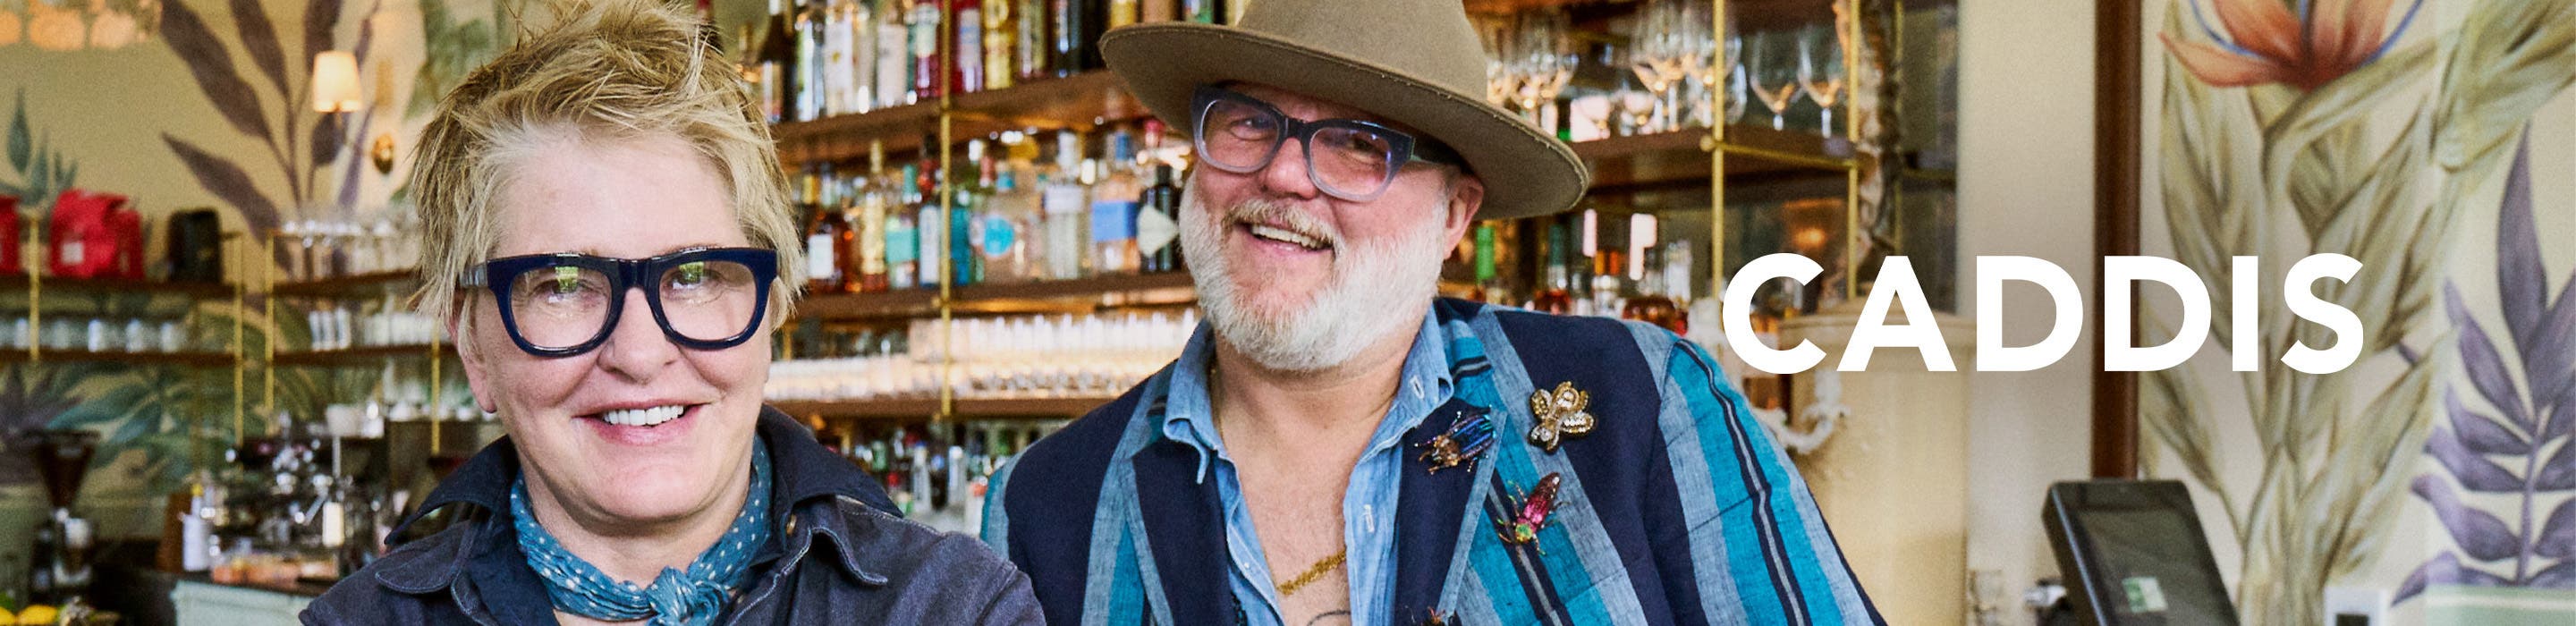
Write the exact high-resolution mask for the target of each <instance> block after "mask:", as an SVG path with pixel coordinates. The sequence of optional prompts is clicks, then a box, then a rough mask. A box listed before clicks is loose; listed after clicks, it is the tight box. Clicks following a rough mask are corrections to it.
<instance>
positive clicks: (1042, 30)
mask: <svg viewBox="0 0 2576 626" xmlns="http://www.w3.org/2000/svg"><path fill="white" fill-rule="evenodd" d="M997 1H1004V2H1010V3H1012V4H1013V5H1014V6H1016V7H1017V9H1016V10H1013V11H1012V12H1011V14H1012V16H1013V19H1012V20H1011V21H1012V24H1013V28H1012V35H1011V69H1012V70H1013V72H1012V74H1013V75H1014V76H1016V78H1017V80H1018V81H1019V82H1026V81H1032V80H1037V79H1040V78H1045V77H1046V76H1047V24H1048V22H1047V0H997Z"/></svg>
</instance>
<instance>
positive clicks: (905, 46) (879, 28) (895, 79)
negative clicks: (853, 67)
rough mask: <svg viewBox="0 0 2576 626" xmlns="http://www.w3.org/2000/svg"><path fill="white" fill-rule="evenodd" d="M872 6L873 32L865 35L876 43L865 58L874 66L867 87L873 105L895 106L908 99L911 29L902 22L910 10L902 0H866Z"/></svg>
mask: <svg viewBox="0 0 2576 626" xmlns="http://www.w3.org/2000/svg"><path fill="white" fill-rule="evenodd" d="M869 1H870V2H872V3H874V4H875V6H876V10H875V11H873V13H874V14H875V15H874V16H872V17H873V19H874V21H875V29H876V32H875V34H874V35H872V36H870V37H869V38H868V39H869V41H871V42H874V43H875V45H876V47H875V48H874V49H872V50H871V51H870V52H869V53H868V55H867V56H868V59H869V60H870V62H871V63H873V64H874V65H875V66H876V70H875V71H873V72H870V73H869V74H870V76H869V79H870V82H871V83H872V87H871V88H870V91H872V92H874V93H873V94H872V95H874V96H876V108H880V109H882V108H887V107H899V106H903V105H906V104H911V103H912V43H911V42H912V40H911V37H912V32H911V31H910V30H908V29H907V28H906V27H905V26H904V22H903V21H904V19H905V16H906V15H909V14H910V13H909V12H908V11H907V10H906V6H905V5H904V4H903V2H904V0H869Z"/></svg>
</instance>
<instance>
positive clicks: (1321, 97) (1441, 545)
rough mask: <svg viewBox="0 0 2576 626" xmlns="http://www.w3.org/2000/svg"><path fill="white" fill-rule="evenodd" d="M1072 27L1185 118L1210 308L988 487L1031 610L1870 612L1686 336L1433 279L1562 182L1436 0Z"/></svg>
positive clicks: (1398, 619)
mask: <svg viewBox="0 0 2576 626" xmlns="http://www.w3.org/2000/svg"><path fill="white" fill-rule="evenodd" d="M1101 50H1102V53H1103V55H1104V57H1105V58H1106V59H1107V61H1108V64H1109V67H1110V69H1112V70H1113V71H1116V72H1117V73H1118V74H1119V75H1120V76H1121V77H1122V78H1124V79H1125V80H1126V82H1127V85H1128V87H1129V89H1130V90H1131V91H1132V92H1134V93H1135V94H1136V96H1137V97H1138V99H1140V100H1141V101H1143V102H1144V103H1145V104H1146V106H1148V107H1151V108H1152V109H1153V110H1154V111H1155V112H1156V113H1157V114H1159V115H1160V116H1162V118H1163V119H1164V120H1166V121H1169V122H1172V123H1174V124H1178V125H1181V127H1182V128H1188V129H1191V131H1192V132H1191V133H1190V134H1191V136H1192V137H1193V140H1194V141H1196V142H1197V146H1196V148H1197V153H1198V155H1199V159H1200V165H1201V167H1198V168H1196V171H1195V172H1194V173H1193V174H1192V177H1191V182H1190V186H1189V190H1188V193H1187V195H1188V197H1187V198H1186V200H1185V202H1184V208H1183V215H1182V242H1183V248H1182V250H1183V253H1184V254H1185V255H1186V260H1187V261H1188V263H1189V266H1190V267H1191V270H1192V272H1193V273H1194V276H1193V278H1194V279H1195V281H1196V283H1197V286H1198V290H1199V296H1200V305H1201V306H1202V307H1203V308H1204V309H1205V310H1206V314H1207V319H1208V323H1207V324H1205V325H1202V326H1201V327H1200V328H1199V330H1198V332H1197V334H1196V335H1195V336H1193V337H1192V339H1191V340H1190V343H1189V344H1188V346H1187V347H1186V348H1184V350H1183V352H1182V354H1181V357H1180V359H1179V360H1177V361H1175V362H1174V363H1173V364H1172V365H1171V366H1170V367H1168V368H1166V369H1164V370H1163V371H1162V372H1160V373H1157V374H1155V375H1154V376H1153V377H1151V378H1149V379H1147V380H1146V381H1145V382H1144V383H1142V384H1140V385H1138V386H1137V387H1136V388H1135V389H1132V390H1130V391H1128V392H1127V394H1126V395H1124V396H1122V397H1120V398H1119V399H1118V400H1116V401H1114V402H1111V403H1110V404H1109V405H1108V406H1104V407H1102V408H1100V409H1098V410H1095V411H1093V412H1092V413H1091V414H1090V415H1088V416H1086V417H1084V418H1083V419H1081V420H1079V421H1076V422H1075V423H1073V424H1071V425H1069V426H1067V427H1066V428H1065V429H1064V430H1062V431H1061V432H1059V433H1057V434H1056V435H1054V436H1051V437H1049V438H1047V439H1045V440H1043V441H1040V442H1039V443H1038V444H1037V445H1035V446H1032V447H1031V448H1030V449H1029V450H1028V451H1027V452H1026V453H1025V454H1024V455H1022V456H1021V457H1020V459H1019V460H1017V461H1016V462H1015V463H1014V465H1013V466H1012V467H1010V468H1008V469H1007V470H1006V471H1005V473H1004V474H1002V475H1000V476H997V477H996V478H995V480H994V481H993V485H994V487H993V492H992V494H990V498H989V499H988V509H989V512H988V514H987V515H986V518H985V519H986V522H985V530H984V535H985V540H986V541H987V542H988V543H991V544H992V545H993V546H994V547H995V548H996V549H997V550H1000V551H1002V552H1003V553H1004V554H1006V555H1008V556H1009V557H1010V558H1011V560H1012V561H1013V562H1015V563H1017V564H1018V565H1019V566H1020V567H1021V568H1022V570H1023V571H1025V572H1027V573H1028V575H1029V576H1030V578H1031V582H1032V584H1033V586H1034V588H1035V591H1036V593H1037V597H1038V600H1039V603H1040V604H1042V605H1043V606H1044V607H1045V610H1046V615H1047V619H1048V621H1049V622H1050V623H1054V624H1132V623H1138V622H1140V621H1141V622H1145V623H1155V624H1193V625H1195V624H1233V623H1249V624H1257V625H1284V626H1298V625H1306V624H1342V623H1352V624H1373V625H1410V624H1425V623H1441V624H1459V623H1467V624H1496V623H1507V624H1528V623H1547V624H1647V623H1652V624H1744V623H1752V624H1803V623H1876V622H1880V621H1882V620H1880V619H1879V617H1878V615H1877V614H1876V612H1875V610H1874V609H1873V608H1872V607H1871V606H1870V604H1869V601H1868V599H1867V598H1866V597H1865V596H1864V595H1863V594H1862V593H1861V590H1860V588H1859V586H1858V585H1857V584H1856V583H1855V582H1854V581H1853V579H1852V576H1851V572H1850V568H1849V567H1848V566H1847V565H1846V564H1845V563H1843V561H1842V557H1841V554H1840V551H1839V550H1838V549H1837V548H1836V547H1835V545H1834V542H1833V537H1832V535H1831V534H1830V533H1829V532H1828V531H1827V530H1826V529H1825V527H1824V523H1823V520H1822V519H1821V518H1820V517H1819V516H1818V515H1817V513H1816V509H1815V505H1814V502H1813V500H1812V499H1811V497H1810V496H1809V495H1808V493H1807V491H1806V487H1805V485H1804V484H1803V483H1802V482H1801V481H1800V480H1799V479H1798V477H1797V474H1796V472H1795V470H1793V469H1792V468H1791V467H1790V466H1789V465H1788V463H1787V462H1786V461H1785V460H1784V457H1783V456H1782V455H1781V454H1780V452H1779V451H1778V450H1777V449H1776V447H1775V445H1774V444H1773V443H1772V442H1771V441H1769V440H1768V439H1766V438H1765V437H1764V435H1763V431H1762V429H1761V428H1760V427H1759V426H1758V425H1757V424H1756V422H1754V421H1753V420H1752V419H1751V418H1750V416H1749V415H1747V413H1746V409H1745V406H1744V404H1743V399H1742V398H1741V397H1740V396H1739V395H1737V394H1736V393H1735V392H1734V391H1733V390H1731V389H1729V388H1727V386H1726V385H1725V384H1724V383H1722V382H1720V381H1721V380H1722V379H1721V377H1720V376H1719V375H1718V372H1717V371H1716V367H1715V366H1714V365H1712V362H1713V361H1712V360H1711V359H1710V358H1709V356H1708V354H1706V353H1705V352H1703V351H1701V350H1700V349H1699V348H1697V347H1696V346H1693V345H1691V344H1689V343H1687V342H1684V341H1682V340H1680V339H1679V338H1676V337H1674V336H1673V335H1672V334H1670V333H1667V332H1664V331H1662V330H1658V329H1654V328H1652V327H1649V326H1645V325H1640V324H1627V323H1622V322H1617V321H1611V320H1601V319H1581V318H1562V317H1553V316H1547V315H1542V314H1537V313H1531V312H1526V311H1517V310H1504V309H1498V308H1494V307H1485V306H1481V305H1478V304H1476V303H1472V302H1463V301H1457V300H1435V299H1434V294H1435V288H1436V283H1437V279H1438V271H1439V266H1440V260H1441V258H1442V257H1443V256H1445V255H1446V254H1447V253H1448V251H1449V250H1450V248H1451V247H1452V246H1454V245H1456V244H1457V242H1458V239H1459V237H1460V236H1461V235H1462V234H1464V233H1465V232H1466V230H1467V228H1468V227H1469V225H1470V223H1471V222H1472V220H1473V219H1476V218H1478V217H1483V218H1489V219H1491V218H1512V217H1528V216H1534V215H1542V214H1546V213H1552V212H1556V211H1561V210H1564V209H1565V208H1567V207H1569V206H1570V205H1572V204H1573V203H1574V202H1575V200H1576V199H1577V198H1579V197H1580V195H1581V194H1582V192H1583V189H1584V186H1585V179H1586V178H1587V175H1586V172H1585V170H1584V167H1583V165H1582V162H1581V161H1580V160H1578V159H1577V158H1576V157H1575V156H1574V154H1573V152H1572V150H1570V149H1569V148H1568V147H1567V146H1566V145H1565V144H1563V143H1561V142H1558V141H1556V140H1554V139H1552V138H1550V137H1548V136H1546V135H1544V134H1541V133H1539V132H1538V131H1536V130H1534V129H1532V128H1530V127H1529V126H1528V125H1526V124H1524V123H1522V122H1520V121H1518V120H1517V119H1515V118H1514V117H1513V116H1512V115H1511V114H1509V113H1506V112H1504V111H1502V110H1500V109H1497V108H1495V107H1493V106H1490V105H1487V104H1485V102H1484V101H1483V96H1482V94H1483V87H1484V80H1485V75H1484V57H1483V55H1482V54H1481V51H1480V48H1479V46H1478V44H1477V41H1476V39H1475V35H1474V33H1473V31H1472V30H1471V28H1470V27H1469V25H1468V23H1467V20H1466V16H1465V15H1464V14H1463V12H1462V9H1461V8H1460V6H1459V4H1458V3H1456V2H1454V1H1443V0H1316V1H1311V2H1300V3H1290V2H1270V1H1265V2H1258V3H1254V4H1253V5H1252V8H1251V9H1250V11H1249V12H1248V13H1247V14H1246V15H1244V16H1243V19H1242V21H1241V25H1240V27H1239V28H1233V27H1222V26H1211V25H1201V24H1170V23H1165V24H1152V25H1142V26H1131V27H1125V28H1120V29H1116V30H1112V31H1110V32H1109V33H1108V34H1107V35H1106V36H1104V37H1102V39H1101Z"/></svg>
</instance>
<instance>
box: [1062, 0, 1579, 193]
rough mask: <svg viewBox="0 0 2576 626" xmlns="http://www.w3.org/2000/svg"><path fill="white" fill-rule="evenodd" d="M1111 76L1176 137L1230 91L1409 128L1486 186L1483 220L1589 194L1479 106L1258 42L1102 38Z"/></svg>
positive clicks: (1548, 140) (1549, 141)
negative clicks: (1202, 96) (1282, 95)
mask: <svg viewBox="0 0 2576 626" xmlns="http://www.w3.org/2000/svg"><path fill="white" fill-rule="evenodd" d="M1100 52H1101V56H1102V58H1103V60H1105V61H1106V62H1107V63H1108V65H1109V69H1110V70H1111V71H1113V72H1116V73H1117V74H1118V77H1119V78H1120V79H1121V80H1124V81H1126V83H1127V90H1128V92H1129V93H1132V94H1134V95H1135V96H1136V99H1137V101H1139V102H1142V103H1144V104H1145V107H1146V108H1149V109H1152V110H1153V111H1154V113H1155V115H1158V116H1161V117H1162V118H1163V120H1164V121H1165V122H1166V123H1169V124H1172V125H1173V126H1174V127H1175V128H1183V129H1186V128H1188V127H1189V119H1190V115H1189V106H1190V94H1191V91H1192V90H1193V89H1195V88H1197V87H1198V86H1199V85H1207V84H1216V83H1223V82H1229V81H1241V82H1250V83H1259V84H1264V85H1270V86H1274V87H1279V88H1282V89H1287V90H1290V91H1295V92H1298V93H1302V94H1306V95H1310V96H1313V97H1317V98H1322V99H1325V100H1329V101H1332V102H1335V103H1338V104H1341V105H1343V106H1349V107H1353V108H1357V109H1360V110H1363V111H1368V112H1369V113H1371V114H1374V115H1378V116H1380V117H1383V118H1385V119H1386V120H1388V121H1393V122H1396V123H1399V124H1403V125H1406V126H1410V127H1412V128H1414V129H1417V130H1420V131H1421V132H1423V133H1424V134H1427V135H1430V136H1431V137H1432V138H1433V139H1438V140H1439V141H1440V142H1441V143H1445V144H1448V145H1449V146H1450V147H1451V148H1454V149H1456V150H1457V151H1458V153H1459V154H1460V155H1461V156H1464V157H1465V158H1466V161H1467V167H1468V168H1469V169H1470V170H1472V171H1473V172H1474V173H1475V175H1476V177H1477V179H1479V180H1481V181H1483V183H1484V187H1485V198H1484V202H1483V205H1482V206H1481V207H1480V208H1479V209H1478V210H1477V213H1476V217H1477V218H1478V219H1511V218H1521V217H1533V216H1539V215H1547V214H1550V213H1556V212H1560V211H1564V210H1566V209H1569V208H1572V207H1573V206H1574V203H1575V201H1576V200H1579V199H1581V198H1582V197H1583V191H1584V189H1585V188H1586V187H1587V186H1588V185H1589V184H1590V178H1591V175H1590V169H1589V168H1587V167H1585V166H1584V164H1583V159H1582V158H1580V157H1577V156H1575V154H1574V149H1573V148H1572V147H1570V146H1567V145H1566V144H1565V142H1563V141H1558V140H1557V139H1556V138H1555V137H1550V136H1548V135H1546V134H1544V133H1541V132H1539V130H1538V129H1537V128H1534V127H1531V126H1530V125H1529V124H1528V123H1527V122H1523V121H1521V120H1520V119H1519V118H1517V117H1514V116H1513V115H1512V114H1510V113H1508V112H1505V111H1503V110H1502V109H1501V108H1498V107H1495V106H1494V105H1492V104H1489V103H1487V102H1485V101H1484V100H1482V99H1479V98H1476V97H1473V96H1470V95H1466V94H1459V93H1457V92H1455V91H1453V90H1449V89H1444V88H1441V87H1439V86H1436V85H1434V84H1432V83H1431V82H1429V81H1424V80H1421V79H1419V78H1416V77H1413V76H1410V75H1407V74H1405V73H1404V72H1401V71H1397V70H1394V69H1391V68H1386V67H1381V66H1377V65H1374V64H1369V63H1365V62H1361V61H1357V60H1354V59H1349V58H1346V57H1343V56H1341V55H1337V54H1334V53H1332V52H1329V51H1324V50H1317V49H1314V48H1310V47H1307V46H1305V45H1302V44H1298V43H1295V42H1291V41H1288V40H1285V39H1280V38H1277V37H1272V36H1269V35H1265V34H1262V33H1259V32H1253V31H1247V30H1242V29H1237V28H1232V27H1226V26H1217V25H1212V24H1199V23H1195V22H1162V23H1155V24H1143V25H1135V26H1127V27H1122V28H1117V29H1112V30H1110V31H1109V32H1108V33H1106V34H1104V35H1102V36H1101V38H1100Z"/></svg>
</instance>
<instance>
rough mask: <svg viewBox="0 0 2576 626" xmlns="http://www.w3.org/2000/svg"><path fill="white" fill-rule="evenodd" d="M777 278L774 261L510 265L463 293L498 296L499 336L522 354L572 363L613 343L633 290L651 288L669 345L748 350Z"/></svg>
mask: <svg viewBox="0 0 2576 626" xmlns="http://www.w3.org/2000/svg"><path fill="white" fill-rule="evenodd" d="M777 278H778V253H777V252H776V251H773V250H764V249H760V248H690V249H687V250H681V251H678V252H673V253H670V254H665V255H661V256H657V257H653V258H649V259H619V258H609V257H596V256H590V255H586V254H570V253H563V254H531V255H526V256H514V257H505V258H499V259H493V260H491V261H489V262H486V263H484V264H482V265H481V266H478V267H476V268H475V269H473V270H469V271H467V272H466V274H465V276H464V277H463V282H462V286H466V287H486V288H489V289H491V290H492V297H493V299H494V300H495V301H496V302H498V303H499V304H500V308H501V326H502V327H503V328H507V329H509V331H510V340H511V341H514V342H517V343H518V344H519V349H520V350H525V351H527V353H528V354H533V355H537V356H543V357H566V356H573V355H577V354H581V353H584V352H589V351H590V350H591V349H593V348H597V347H599V344H600V343H602V342H606V341H607V340H608V333H609V330H610V329H613V328H616V327H617V318H618V315H619V314H620V313H622V309H624V308H625V305H626V290H628V289H633V288H641V287H646V286H649V287H650V288H647V289H644V303H645V304H646V305H647V306H648V307H649V308H651V309H652V313H653V321H654V322H656V323H659V324H661V326H662V335H663V336H666V337H669V338H670V339H671V343H676V344H679V345H682V346H686V347H690V348H696V349H700V350H721V349H724V348H731V347H734V346H738V345H742V342H744V341H749V340H750V339H751V335H752V333H753V332H754V331H757V330H759V328H760V321H761V317H762V316H763V315H765V314H767V313H768V310H769V283H771V282H772V281H775V280H777Z"/></svg>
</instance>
